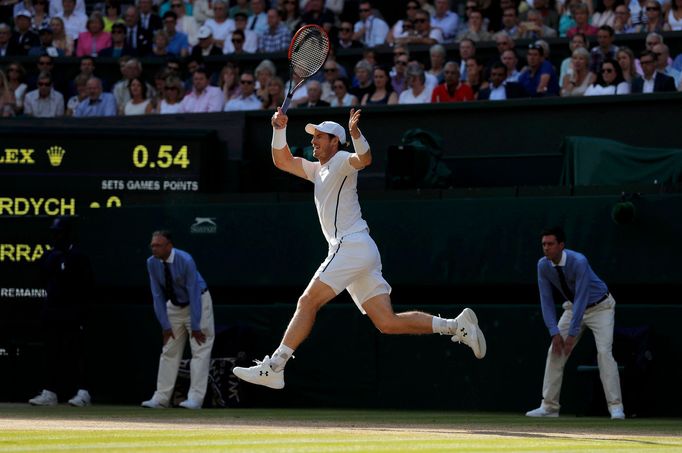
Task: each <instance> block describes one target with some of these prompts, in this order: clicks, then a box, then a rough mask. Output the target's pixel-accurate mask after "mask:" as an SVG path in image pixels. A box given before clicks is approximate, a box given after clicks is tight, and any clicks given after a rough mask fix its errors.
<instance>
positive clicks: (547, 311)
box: [538, 249, 609, 336]
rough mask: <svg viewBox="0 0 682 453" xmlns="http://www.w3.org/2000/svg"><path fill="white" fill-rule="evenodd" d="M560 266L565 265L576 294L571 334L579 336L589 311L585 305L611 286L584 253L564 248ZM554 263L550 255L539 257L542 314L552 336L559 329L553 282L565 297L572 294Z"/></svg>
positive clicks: (568, 279)
mask: <svg viewBox="0 0 682 453" xmlns="http://www.w3.org/2000/svg"><path fill="white" fill-rule="evenodd" d="M557 266H561V267H562V269H563V272H564V275H565V276H566V283H567V284H568V288H569V289H570V290H571V291H572V292H573V294H574V297H573V300H572V301H571V302H573V319H572V320H571V325H570V327H569V329H568V334H569V335H571V336H576V335H578V333H579V332H580V324H581V323H582V320H583V315H584V314H585V308H586V307H587V306H588V305H590V304H594V303H596V302H597V301H599V300H600V299H602V298H603V297H604V296H605V295H606V294H608V292H609V289H608V287H607V286H606V283H604V282H603V281H602V280H601V279H600V278H599V277H597V274H595V273H594V271H593V270H592V268H591V267H590V263H589V262H588V261H587V258H586V257H585V255H583V254H581V253H578V252H574V251H573V250H568V249H564V251H563V253H562V257H561V261H560V262H559V264H558V265H557ZM554 267H555V266H554V263H552V261H551V260H549V259H548V258H546V257H542V258H540V260H539V261H538V287H539V289H540V303H541V306H542V317H543V318H544V320H545V325H546V326H547V328H548V329H549V334H550V335H551V336H554V335H556V334H558V333H559V328H558V327H557V318H556V308H555V305H554V298H553V295H552V286H554V287H555V288H556V289H557V290H558V291H559V292H560V293H561V294H562V295H563V296H564V300H570V297H569V296H568V295H566V294H563V291H562V289H561V283H560V281H559V273H558V272H557V270H556V269H555V268H554Z"/></svg>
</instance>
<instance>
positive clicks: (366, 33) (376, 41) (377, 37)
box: [353, 0, 435, 47]
mask: <svg viewBox="0 0 682 453" xmlns="http://www.w3.org/2000/svg"><path fill="white" fill-rule="evenodd" d="M358 15H359V17H360V20H358V21H357V22H356V23H355V26H354V28H353V39H355V40H357V41H360V42H362V43H363V44H364V45H365V46H367V47H375V46H380V45H382V44H384V43H385V42H386V36H387V35H388V24H387V23H386V22H385V21H384V20H383V19H380V18H379V17H376V16H375V15H374V11H373V10H372V3H371V2H369V1H367V0H360V3H359V5H358ZM426 17H427V20H428V14H427V15H426ZM430 44H435V43H430Z"/></svg>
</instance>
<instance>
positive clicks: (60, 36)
mask: <svg viewBox="0 0 682 453" xmlns="http://www.w3.org/2000/svg"><path fill="white" fill-rule="evenodd" d="M50 28H51V29H52V36H53V39H52V44H53V45H54V46H55V47H56V48H57V49H59V50H61V51H62V52H64V56H65V57H70V56H72V55H73V38H71V37H70V36H69V35H67V34H66V29H65V28H64V20H63V19H62V18H61V17H53V18H52V19H50Z"/></svg>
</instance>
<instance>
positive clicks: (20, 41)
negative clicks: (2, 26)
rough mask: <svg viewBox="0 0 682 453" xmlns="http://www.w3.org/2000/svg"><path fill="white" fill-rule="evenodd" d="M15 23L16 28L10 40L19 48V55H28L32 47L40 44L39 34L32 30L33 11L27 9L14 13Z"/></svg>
mask: <svg viewBox="0 0 682 453" xmlns="http://www.w3.org/2000/svg"><path fill="white" fill-rule="evenodd" d="M14 25H15V26H16V30H15V32H14V34H13V35H12V37H11V38H10V41H11V42H12V43H13V45H14V46H15V47H16V49H17V50H18V52H19V53H18V55H28V51H29V50H31V48H32V47H37V46H39V45H40V39H39V38H38V34H37V33H36V32H34V31H33V30H31V13H30V12H29V11H28V10H25V9H21V10H19V11H17V12H16V13H14Z"/></svg>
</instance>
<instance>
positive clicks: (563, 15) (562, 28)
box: [557, 0, 582, 38]
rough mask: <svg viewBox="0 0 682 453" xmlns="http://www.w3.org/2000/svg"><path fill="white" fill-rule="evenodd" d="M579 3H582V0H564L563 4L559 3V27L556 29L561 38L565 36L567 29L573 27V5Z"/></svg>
mask: <svg viewBox="0 0 682 453" xmlns="http://www.w3.org/2000/svg"><path fill="white" fill-rule="evenodd" d="M580 3H582V0H564V3H563V5H560V11H559V13H560V17H559V29H558V30H557V31H558V32H559V36H560V37H561V38H565V37H566V33H568V30H570V29H571V28H573V27H575V19H574V18H573V14H574V12H575V6H576V5H578V4H580ZM558 4H559V3H558Z"/></svg>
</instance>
